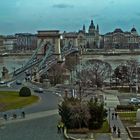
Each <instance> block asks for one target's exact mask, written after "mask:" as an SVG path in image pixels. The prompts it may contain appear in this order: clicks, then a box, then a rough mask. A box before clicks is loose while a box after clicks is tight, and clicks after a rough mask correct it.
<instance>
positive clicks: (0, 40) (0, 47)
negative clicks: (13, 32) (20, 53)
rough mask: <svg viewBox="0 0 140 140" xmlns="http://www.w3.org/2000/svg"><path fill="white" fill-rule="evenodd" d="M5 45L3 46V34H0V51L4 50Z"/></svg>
mask: <svg viewBox="0 0 140 140" xmlns="http://www.w3.org/2000/svg"><path fill="white" fill-rule="evenodd" d="M4 51H5V47H4V36H2V35H0V52H4Z"/></svg>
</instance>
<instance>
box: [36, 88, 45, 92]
mask: <svg viewBox="0 0 140 140" xmlns="http://www.w3.org/2000/svg"><path fill="white" fill-rule="evenodd" d="M34 92H38V93H43V89H42V88H36V89H34Z"/></svg>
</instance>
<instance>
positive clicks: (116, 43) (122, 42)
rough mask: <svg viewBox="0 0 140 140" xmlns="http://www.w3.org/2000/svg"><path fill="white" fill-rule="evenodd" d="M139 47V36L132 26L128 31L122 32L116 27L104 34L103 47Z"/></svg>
mask: <svg viewBox="0 0 140 140" xmlns="http://www.w3.org/2000/svg"><path fill="white" fill-rule="evenodd" d="M139 47H140V36H139V35H138V33H137V30H136V29H135V28H134V27H133V28H132V29H131V31H130V32H124V31H123V30H122V29H120V28H117V29H115V30H114V31H113V32H109V33H106V34H105V35H104V48H105V49H138V48H139Z"/></svg>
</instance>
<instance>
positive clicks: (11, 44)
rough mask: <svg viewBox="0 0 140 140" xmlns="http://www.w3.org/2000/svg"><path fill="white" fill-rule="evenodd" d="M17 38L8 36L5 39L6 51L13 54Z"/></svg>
mask: <svg viewBox="0 0 140 140" xmlns="http://www.w3.org/2000/svg"><path fill="white" fill-rule="evenodd" d="M16 41H17V40H16V37H15V36H14V35H8V36H5V37H4V44H3V45H4V48H5V49H6V51H10V52H13V51H14V48H15V46H16Z"/></svg>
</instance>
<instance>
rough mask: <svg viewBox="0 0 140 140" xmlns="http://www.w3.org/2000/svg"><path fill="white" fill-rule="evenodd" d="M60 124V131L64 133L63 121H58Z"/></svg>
mask: <svg viewBox="0 0 140 140" xmlns="http://www.w3.org/2000/svg"><path fill="white" fill-rule="evenodd" d="M60 126H61V129H62V132H63V133H64V123H63V122H61V123H60Z"/></svg>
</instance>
